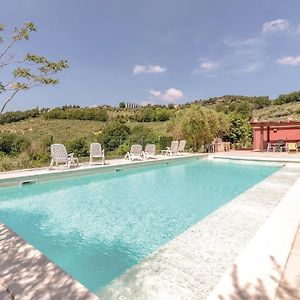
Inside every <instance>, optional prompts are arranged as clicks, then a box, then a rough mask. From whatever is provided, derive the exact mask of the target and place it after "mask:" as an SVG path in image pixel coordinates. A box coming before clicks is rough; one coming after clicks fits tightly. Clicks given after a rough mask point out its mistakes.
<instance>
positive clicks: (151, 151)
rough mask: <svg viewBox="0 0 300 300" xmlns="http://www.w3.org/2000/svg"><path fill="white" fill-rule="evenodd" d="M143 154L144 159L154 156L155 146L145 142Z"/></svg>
mask: <svg viewBox="0 0 300 300" xmlns="http://www.w3.org/2000/svg"><path fill="white" fill-rule="evenodd" d="M143 156H144V158H145V159H149V158H156V146H155V145H154V144H147V145H146V147H145V151H144V153H143Z"/></svg>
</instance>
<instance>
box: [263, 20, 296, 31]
mask: <svg viewBox="0 0 300 300" xmlns="http://www.w3.org/2000/svg"><path fill="white" fill-rule="evenodd" d="M289 25H290V24H289V22H288V21H287V20H285V19H277V20H273V21H270V22H266V23H264V24H263V27H262V32H278V31H279V32H282V31H285V30H286V29H288V27H289Z"/></svg>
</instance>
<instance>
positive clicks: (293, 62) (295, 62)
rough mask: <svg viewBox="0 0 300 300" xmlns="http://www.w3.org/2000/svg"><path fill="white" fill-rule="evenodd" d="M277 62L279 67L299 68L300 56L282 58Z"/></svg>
mask: <svg viewBox="0 0 300 300" xmlns="http://www.w3.org/2000/svg"><path fill="white" fill-rule="evenodd" d="M277 62H278V63H279V64H280V65H290V66H300V55H296V56H286V57H282V58H280V59H278V60H277Z"/></svg>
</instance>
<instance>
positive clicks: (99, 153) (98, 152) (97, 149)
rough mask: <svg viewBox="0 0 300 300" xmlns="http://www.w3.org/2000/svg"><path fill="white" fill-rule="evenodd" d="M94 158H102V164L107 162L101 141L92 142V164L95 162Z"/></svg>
mask: <svg viewBox="0 0 300 300" xmlns="http://www.w3.org/2000/svg"><path fill="white" fill-rule="evenodd" d="M93 158H100V159H102V164H103V165H104V164H105V156H104V149H102V148H101V144H99V143H91V145H90V165H92V163H93Z"/></svg>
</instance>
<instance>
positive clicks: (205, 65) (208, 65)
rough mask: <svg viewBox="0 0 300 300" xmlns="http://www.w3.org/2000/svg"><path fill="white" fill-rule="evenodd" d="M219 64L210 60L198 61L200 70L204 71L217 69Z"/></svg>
mask: <svg viewBox="0 0 300 300" xmlns="http://www.w3.org/2000/svg"><path fill="white" fill-rule="evenodd" d="M218 66H219V64H218V63H217V62H215V61H212V60H205V61H200V69H201V70H204V71H211V70H215V69H216V68H218Z"/></svg>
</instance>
